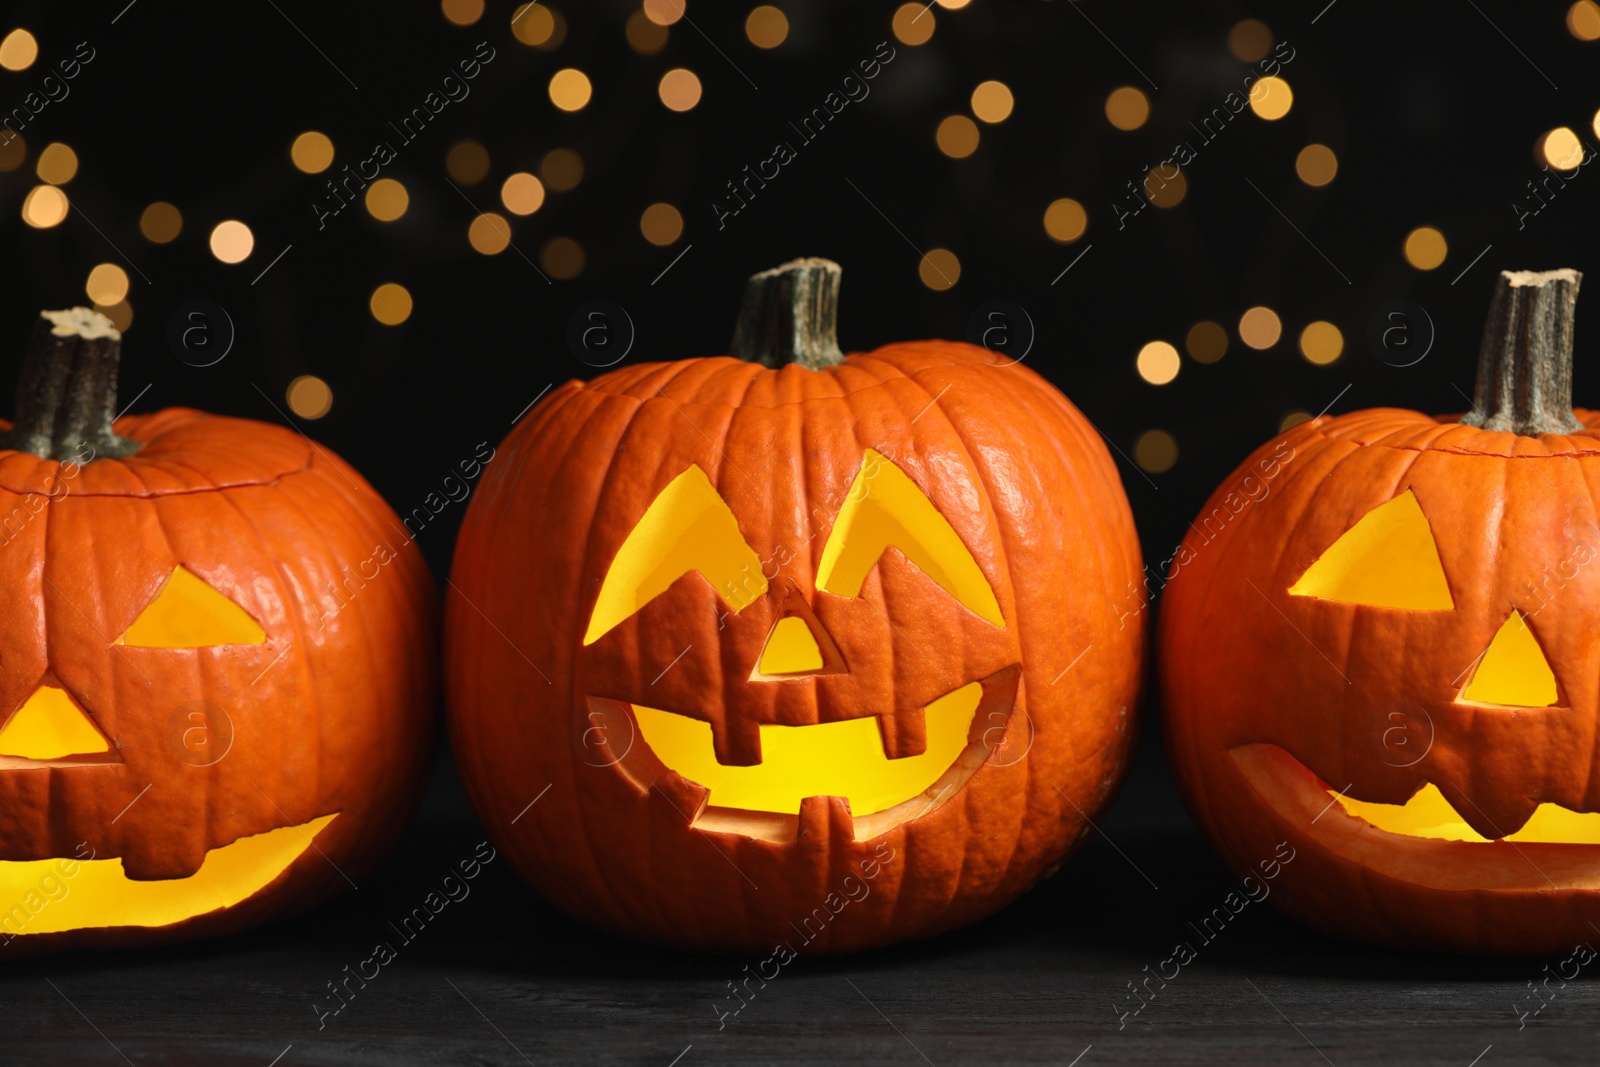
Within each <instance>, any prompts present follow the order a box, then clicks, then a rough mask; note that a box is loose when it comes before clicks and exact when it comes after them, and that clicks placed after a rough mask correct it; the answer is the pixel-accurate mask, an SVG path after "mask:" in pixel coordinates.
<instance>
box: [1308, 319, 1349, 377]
mask: <svg viewBox="0 0 1600 1067" xmlns="http://www.w3.org/2000/svg"><path fill="white" fill-rule="evenodd" d="M1300 354H1301V355H1302V356H1305V357H1306V359H1308V360H1310V361H1311V362H1312V363H1315V364H1317V365H1318V366H1322V365H1326V364H1328V363H1332V362H1333V361H1334V360H1336V359H1338V358H1339V357H1340V356H1341V355H1343V354H1344V334H1342V333H1340V332H1339V327H1337V326H1335V325H1334V324H1333V323H1331V322H1322V321H1320V320H1318V321H1317V322H1313V323H1311V324H1310V325H1308V326H1307V327H1306V328H1305V329H1303V330H1301V331H1300Z"/></svg>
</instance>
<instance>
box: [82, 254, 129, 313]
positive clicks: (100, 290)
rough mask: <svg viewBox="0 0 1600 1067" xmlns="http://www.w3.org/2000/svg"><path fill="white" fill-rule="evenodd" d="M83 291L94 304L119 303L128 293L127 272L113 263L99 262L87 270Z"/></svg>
mask: <svg viewBox="0 0 1600 1067" xmlns="http://www.w3.org/2000/svg"><path fill="white" fill-rule="evenodd" d="M83 291H84V292H85V293H87V294H88V296H89V299H90V300H91V301H93V302H94V303H96V304H120V303H121V302H122V300H123V298H124V297H126V296H127V295H128V272H127V271H125V270H123V269H122V268H121V267H119V266H117V265H116V264H115V263H101V264H99V265H98V266H96V267H95V268H94V270H91V271H90V272H89V280H88V281H87V282H85V283H84V286H83Z"/></svg>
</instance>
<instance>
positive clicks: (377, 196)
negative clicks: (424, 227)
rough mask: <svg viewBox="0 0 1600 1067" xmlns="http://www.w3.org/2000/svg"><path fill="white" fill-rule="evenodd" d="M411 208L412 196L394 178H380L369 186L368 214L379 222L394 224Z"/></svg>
mask: <svg viewBox="0 0 1600 1067" xmlns="http://www.w3.org/2000/svg"><path fill="white" fill-rule="evenodd" d="M410 206H411V194H409V193H407V192H406V187H405V186H404V185H401V184H400V183H399V182H397V181H395V180H394V179H393V178H379V179H378V180H377V181H375V182H373V183H372V184H371V185H369V186H367V214H369V215H371V216H372V217H373V218H375V219H377V220H378V221H379V222H393V221H394V220H395V219H397V218H399V217H400V216H401V215H404V214H405V213H406V208H408V207H410Z"/></svg>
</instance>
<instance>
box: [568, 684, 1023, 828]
mask: <svg viewBox="0 0 1600 1067" xmlns="http://www.w3.org/2000/svg"><path fill="white" fill-rule="evenodd" d="M1018 675H1019V672H1018V669H1017V668H1016V667H1015V666H1013V667H1008V668H1006V669H1004V670H1002V671H998V672H996V673H995V674H993V675H991V676H989V677H988V678H985V679H982V680H980V681H976V682H969V683H967V684H966V685H964V686H961V687H959V688H957V689H955V690H952V691H951V692H949V693H947V694H945V695H944V696H942V697H939V698H938V699H936V700H934V701H932V702H930V703H929V704H927V705H926V706H925V707H923V708H920V709H916V710H915V711H912V712H900V713H896V714H899V715H906V714H914V715H921V716H923V718H924V724H925V727H926V739H927V744H926V747H925V749H924V750H923V751H922V752H921V753H919V754H917V755H913V756H903V757H901V758H899V759H890V758H889V757H888V756H887V755H886V753H885V752H884V747H883V741H882V732H881V731H882V727H881V725H880V722H879V720H880V718H882V717H881V716H869V717H862V718H855V719H844V720H839V721H836V722H824V723H817V724H814V725H810V726H781V725H770V724H763V725H762V726H761V728H760V731H761V752H762V759H761V762H760V763H758V764H755V765H753V766H748V767H736V766H729V765H726V764H723V763H720V762H718V760H717V757H716V751H715V746H714V741H713V735H712V727H711V724H710V723H709V722H707V721H705V720H703V719H697V718H693V717H692V716H688V715H682V714H678V713H675V712H670V711H663V710H661V709H658V708H649V707H644V706H642V705H637V704H630V703H628V702H626V701H620V700H608V699H604V698H600V697H590V698H589V701H588V702H589V712H590V714H589V720H590V723H591V730H590V731H589V732H588V734H587V735H586V736H587V738H588V741H589V743H590V744H591V745H593V747H592V748H591V753H594V754H599V755H600V756H601V759H600V760H599V762H604V763H614V764H616V765H617V766H618V767H619V768H620V769H621V770H622V771H623V773H624V774H625V775H627V777H628V778H629V779H631V780H632V782H633V783H634V785H635V786H637V787H638V788H639V790H640V791H641V792H648V791H649V790H650V789H651V788H652V787H654V786H655V785H657V784H658V783H660V782H661V781H662V779H663V778H665V777H666V776H667V775H669V774H671V773H676V774H678V775H680V776H681V777H682V778H683V779H684V780H686V781H687V782H689V783H691V784H692V785H694V786H696V787H698V789H699V791H700V795H701V799H700V803H699V806H698V809H697V810H695V811H693V812H688V811H686V812H685V813H684V814H685V816H686V817H687V821H688V822H689V824H690V825H691V826H694V827H696V828H697V829H702V830H711V831H716V832H721V833H735V834H740V835H743V836H747V837H756V838H761V839H763V840H769V841H779V842H788V841H793V840H795V838H796V836H797V834H798V831H799V815H800V810H801V806H802V805H803V804H804V802H805V801H806V800H807V799H808V798H811V797H829V796H833V797H841V798H843V799H844V800H845V801H847V802H848V804H849V807H850V812H851V818H852V829H853V833H854V837H855V839H856V840H858V841H864V840H868V839H870V838H873V837H877V836H879V835H880V834H883V833H886V832H888V831H889V830H891V829H893V828H894V827H896V826H899V825H901V824H902V823H905V822H908V821H910V820H912V819H915V818H917V817H918V816H921V815H923V814H926V813H927V812H929V811H932V810H934V809H935V808H938V807H939V806H940V805H941V804H943V803H944V802H945V801H946V800H948V799H949V798H950V797H952V796H954V795H955V794H956V793H957V792H958V791H959V790H960V789H961V787H962V786H964V785H965V784H966V782H967V780H968V779H969V778H971V777H972V775H973V774H974V773H975V772H976V771H977V769H978V768H979V767H981V766H982V765H983V764H984V763H985V762H987V761H988V759H989V757H990V755H991V754H992V753H993V752H994V750H995V749H996V748H997V747H999V746H1000V745H1001V744H1002V743H1003V742H1004V740H1005V738H1006V736H1007V733H1008V730H1009V727H1010V723H1011V711H1012V708H1013V707H1014V706H1015V701H1016V690H1017V678H1018ZM590 762H596V761H595V760H593V759H591V760H590Z"/></svg>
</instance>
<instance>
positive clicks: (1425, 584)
mask: <svg viewBox="0 0 1600 1067" xmlns="http://www.w3.org/2000/svg"><path fill="white" fill-rule="evenodd" d="M1578 282H1579V275H1578V274H1577V272H1575V271H1552V272H1548V273H1545V274H1536V273H1531V272H1520V273H1506V274H1503V275H1501V277H1500V280H1499V282H1498V288H1497V291H1496V294H1495V298H1494V303H1493V306H1492V309H1491V312H1490V316H1489V326H1488V330H1487V331H1486V335H1485V338H1484V344H1483V348H1482V353H1481V357H1480V358H1481V363H1480V369H1479V380H1478V395H1477V400H1476V403H1475V406H1474V410H1473V412H1472V413H1470V414H1468V415H1466V416H1462V417H1445V418H1434V417H1430V416H1427V415H1422V414H1419V413H1417V412H1413V411H1399V410H1394V409H1379V410H1374V411H1358V412H1354V413H1352V414H1348V415H1340V416H1334V417H1321V418H1318V419H1315V420H1312V421H1310V422H1307V423H1302V424H1301V425H1299V426H1296V427H1294V428H1292V429H1290V430H1289V431H1288V432H1287V433H1285V434H1283V435H1282V436H1281V437H1279V438H1278V439H1277V440H1275V441H1273V442H1270V443H1269V444H1267V445H1265V446H1263V447H1262V448H1261V449H1260V450H1259V451H1257V452H1256V453H1255V455H1253V456H1251V457H1250V458H1249V459H1248V460H1246V461H1245V464H1244V466H1242V467H1240V468H1239V470H1238V471H1237V472H1235V474H1234V475H1233V476H1232V477H1231V478H1230V479H1229V480H1228V481H1227V482H1226V483H1225V484H1224V485H1223V486H1222V487H1221V488H1220V489H1219V490H1218V491H1217V493H1216V494H1215V495H1214V496H1213V497H1212V498H1211V501H1210V502H1209V503H1208V504H1207V505H1206V509H1205V511H1203V512H1202V513H1201V515H1200V516H1199V517H1198V518H1197V519H1196V520H1195V522H1194V523H1193V524H1192V532H1191V534H1190V536H1189V537H1188V538H1187V539H1186V540H1185V542H1184V545H1183V547H1182V548H1181V549H1180V551H1179V554H1178V556H1177V558H1176V560H1175V569H1176V573H1175V574H1174V575H1173V576H1172V578H1171V582H1170V585H1169V586H1168V587H1167V590H1166V594H1165V598H1164V600H1163V603H1162V610H1161V624H1160V644H1159V647H1160V656H1161V658H1160V663H1161V669H1162V691H1163V695H1164V705H1165V717H1166V735H1167V743H1168V748H1169V754H1170V758H1171V761H1172V765H1173V769H1174V771H1175V772H1176V774H1177V778H1178V782H1179V784H1180V786H1181V788H1182V791H1183V793H1184V796H1185V797H1186V799H1187V801H1188V804H1189V807H1190V810H1191V811H1192V812H1193V813H1194V816H1195V818H1196V819H1197V821H1198V822H1199V823H1200V825H1201V826H1202V827H1203V828H1204V830H1205V831H1206V833H1207V834H1208V836H1209V837H1210V838H1211V840H1212V841H1213V842H1214V843H1215V844H1216V846H1217V848H1218V849H1219V850H1220V851H1221V853H1222V855H1223V857H1224V858H1225V859H1226V860H1227V861H1228V863H1229V864H1230V865H1231V866H1232V867H1233V868H1234V869H1235V870H1236V871H1239V872H1241V873H1243V872H1247V871H1253V870H1254V869H1255V868H1256V867H1257V866H1258V865H1259V864H1261V863H1262V862H1263V861H1271V860H1272V859H1273V857H1274V854H1275V851H1276V850H1277V849H1278V848H1280V847H1281V844H1280V843H1287V845H1288V848H1287V849H1286V850H1285V852H1286V853H1288V854H1290V855H1292V856H1293V860H1292V862H1289V863H1286V864H1284V865H1283V866H1282V869H1281V873H1280V874H1279V876H1278V878H1277V880H1276V882H1275V884H1274V885H1273V887H1272V895H1271V899H1272V900H1274V901H1276V902H1277V903H1278V904H1279V905H1281V906H1282V907H1283V908H1284V909H1285V910H1286V911H1288V912H1289V913H1290V914H1292V915H1295V916H1297V917H1299V918H1301V919H1303V920H1305V921H1306V922H1309V923H1312V924H1313V925H1316V926H1318V927H1320V928H1322V929H1324V930H1327V931H1330V932H1333V933H1337V934H1341V935H1345V936H1349V937H1353V938H1359V939H1363V940H1368V941H1375V942H1381V943H1386V944H1393V945H1403V946H1414V947H1422V948H1430V949H1450V950H1457V951H1463V952H1473V953H1490V954H1522V953H1548V952H1555V951H1558V950H1561V951H1566V950H1568V949H1570V948H1571V946H1572V945H1573V944H1574V943H1575V942H1576V941H1580V940H1586V939H1589V938H1592V937H1593V936H1594V927H1593V924H1595V923H1600V866H1597V859H1600V775H1597V774H1595V773H1594V771H1595V763H1596V759H1597V751H1596V745H1597V742H1600V715H1597V713H1600V641H1597V640H1596V637H1595V634H1596V630H1597V621H1596V616H1595V611H1596V608H1595V605H1596V604H1600V566H1594V565H1592V561H1593V560H1594V559H1596V557H1597V556H1600V527H1597V526H1596V512H1595V499H1596V493H1600V414H1597V413H1594V412H1588V411H1574V410H1573V409H1572V405H1571V364H1572V309H1573V305H1574V303H1575V301H1576V297H1577V290H1578ZM1279 858H1282V856H1281V855H1280V856H1279Z"/></svg>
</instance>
